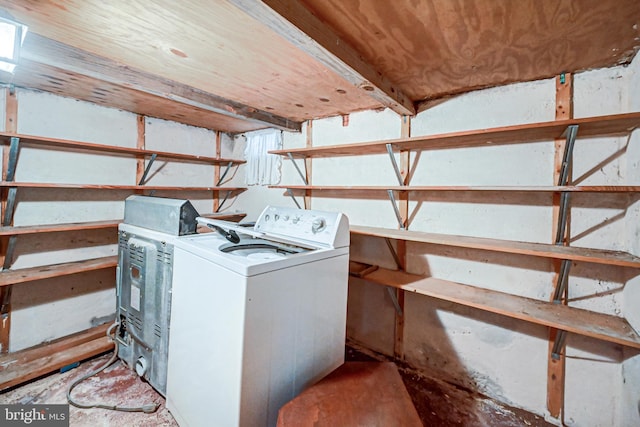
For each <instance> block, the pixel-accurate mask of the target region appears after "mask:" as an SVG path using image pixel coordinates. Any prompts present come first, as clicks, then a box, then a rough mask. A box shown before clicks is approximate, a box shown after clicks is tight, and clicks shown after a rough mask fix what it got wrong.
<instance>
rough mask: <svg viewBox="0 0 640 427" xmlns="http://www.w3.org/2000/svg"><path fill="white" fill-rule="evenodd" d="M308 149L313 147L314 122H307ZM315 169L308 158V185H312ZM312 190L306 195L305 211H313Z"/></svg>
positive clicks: (306, 168)
mask: <svg viewBox="0 0 640 427" xmlns="http://www.w3.org/2000/svg"><path fill="white" fill-rule="evenodd" d="M306 147H313V120H308V121H307V143H306ZM312 167H313V162H312V159H311V157H306V158H305V159H304V168H305V174H306V176H305V178H306V179H307V183H308V184H309V185H311V171H312ZM311 195H312V191H311V190H306V191H305V195H304V207H305V209H311Z"/></svg>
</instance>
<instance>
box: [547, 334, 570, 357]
mask: <svg viewBox="0 0 640 427" xmlns="http://www.w3.org/2000/svg"><path fill="white" fill-rule="evenodd" d="M566 339H567V331H563V330H562V329H559V330H558V334H557V335H556V339H555V340H554V341H553V348H552V349H551V358H552V359H554V360H559V359H560V356H561V353H562V349H563V348H564V344H565V341H566Z"/></svg>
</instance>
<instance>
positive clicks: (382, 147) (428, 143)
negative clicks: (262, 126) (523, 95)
mask: <svg viewBox="0 0 640 427" xmlns="http://www.w3.org/2000/svg"><path fill="white" fill-rule="evenodd" d="M570 125H578V126H579V129H578V138H582V137H593V136H598V135H617V134H627V133H629V132H631V131H632V130H633V129H636V128H638V127H640V112H638V113H627V114H615V115H610V116H600V117H587V118H582V119H572V120H562V121H553V122H542V123H530V124H524V125H516V126H504V127H497V128H490V129H478V130H470V131H464V132H452V133H444V134H438V135H428V136H418V137H411V138H399V139H389V140H381V141H371V142H362V143H355V144H341V145H328V146H322V147H308V148H297V149H285V150H273V151H270V153H272V154H279V155H283V156H286V155H288V153H291V155H292V156H294V157H335V156H357V155H363V154H385V153H387V148H386V145H387V144H391V145H392V147H393V149H394V150H395V151H401V150H438V149H446V148H462V147H477V146H492V145H504V144H518V143H525V142H538V141H553V140H554V139H556V138H561V137H562V135H563V133H564V131H565V130H566V129H567V126H570Z"/></svg>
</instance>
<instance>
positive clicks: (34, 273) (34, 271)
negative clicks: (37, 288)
mask: <svg viewBox="0 0 640 427" xmlns="http://www.w3.org/2000/svg"><path fill="white" fill-rule="evenodd" d="M116 265H118V257H117V256H115V255H114V256H108V257H103V258H94V259H88V260H83V261H74V262H65V263H62V264H51V265H41V266H38V267H30V268H21V269H18V270H4V271H2V272H0V287H2V286H10V285H16V284H20V283H26V282H33V281H36V280H42V279H49V278H52V277H60V276H68V275H71V274H76V273H82V272H85V271H93V270H102V269H104V268H111V267H115V266H116Z"/></svg>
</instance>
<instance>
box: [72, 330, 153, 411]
mask: <svg viewBox="0 0 640 427" xmlns="http://www.w3.org/2000/svg"><path fill="white" fill-rule="evenodd" d="M119 326H120V323H119V322H115V323H114V324H113V325H111V326H109V329H107V336H108V337H109V338H110V339H111V341H113V343H114V344H115V348H114V350H113V356H111V358H110V359H109V360H108V361H107V363H105V364H104V365H102V366H101V367H99V368H98V369H96V370H95V371H93V372H90V373H88V374H87V375H85V376H83V377H82V378H80V379H78V380H76V381H75V382H74V383H73V384H71V386H70V387H69V390H68V391H67V401H68V402H69V403H70V404H71V405H73V406H75V407H77V408H81V409H91V408H99V409H109V410H112V411H122V412H144V413H146V414H152V413H154V412H155V411H156V410H157V409H158V406H159V405H158V404H157V403H150V404H147V405H142V406H136V407H127V406H117V405H105V404H100V403H96V404H85V403H79V402H77V401H75V400H73V398H72V397H71V392H72V391H73V389H74V388H76V386H77V385H78V384H80V383H81V382H83V381H84V380H86V379H87V378H90V377H92V376H94V375H97V374H98V373H100V372H102V371H104V370H105V369H106V368H107V367H109V366H110V365H111V364H112V363H113V362H115V361H116V359H117V358H118V341H117V340H116V339H115V338H114V337H112V336H111V331H112V330H113V329H114V328H116V327H119Z"/></svg>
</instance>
